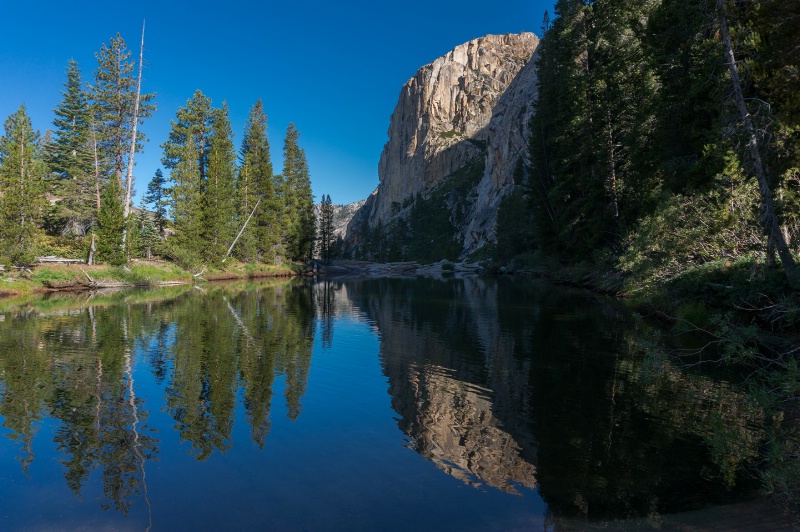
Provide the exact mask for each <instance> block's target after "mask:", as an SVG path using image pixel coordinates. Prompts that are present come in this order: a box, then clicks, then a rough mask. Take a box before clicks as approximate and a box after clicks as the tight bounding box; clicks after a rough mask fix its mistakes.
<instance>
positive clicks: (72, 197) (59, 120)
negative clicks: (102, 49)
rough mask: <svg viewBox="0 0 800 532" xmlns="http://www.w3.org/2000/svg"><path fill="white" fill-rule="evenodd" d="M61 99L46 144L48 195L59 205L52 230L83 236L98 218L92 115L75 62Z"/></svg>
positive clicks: (51, 223) (51, 224)
mask: <svg viewBox="0 0 800 532" xmlns="http://www.w3.org/2000/svg"><path fill="white" fill-rule="evenodd" d="M61 94H62V96H63V98H62V100H61V102H60V103H59V105H58V107H56V109H55V110H54V111H53V112H54V114H55V119H54V120H53V126H54V127H55V130H54V132H53V138H52V139H51V140H49V141H46V142H45V147H46V149H47V157H46V159H47V162H48V165H49V167H50V171H51V174H52V175H53V176H54V177H55V179H54V180H52V182H51V186H50V189H51V193H52V194H53V196H55V197H56V198H59V200H58V202H57V203H56V204H55V205H54V206H53V209H52V211H53V212H52V213H51V214H50V218H51V220H52V221H51V222H50V224H49V225H50V226H51V228H52V230H54V231H56V232H58V233H60V234H70V233H71V234H75V235H78V236H83V235H85V234H86V230H87V228H88V227H90V226H91V225H92V224H94V222H95V220H96V218H97V210H96V208H95V195H94V192H95V191H94V177H93V156H92V149H91V120H92V117H91V113H90V109H89V102H88V99H87V96H86V93H85V91H84V90H83V83H82V81H81V74H80V69H79V68H78V63H77V62H75V61H74V60H70V61H69V64H68V66H67V81H66V82H65V83H64V90H63V91H62V92H61Z"/></svg>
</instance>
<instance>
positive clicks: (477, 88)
mask: <svg viewBox="0 0 800 532" xmlns="http://www.w3.org/2000/svg"><path fill="white" fill-rule="evenodd" d="M538 44H539V39H538V38H537V37H536V35H534V34H533V33H520V34H506V35H487V36H485V37H481V38H479V39H473V40H471V41H469V42H467V43H465V44H462V45H460V46H457V47H456V48H454V49H453V50H452V51H450V52H449V53H447V54H446V55H444V56H443V57H440V58H439V59H436V60H435V61H433V62H432V63H430V64H427V65H425V66H423V67H422V68H420V69H419V71H417V73H416V74H415V75H414V76H413V77H412V78H411V79H410V80H408V81H407V82H406V84H405V85H404V86H403V88H402V89H401V91H400V97H399V99H398V103H397V107H396V108H395V110H394V112H393V113H392V117H391V122H390V125H389V131H388V135H389V141H388V142H387V143H386V145H385V146H384V149H383V153H382V154H381V158H380V162H379V163H378V175H379V178H380V184H379V186H378V190H377V193H376V194H375V195H374V198H373V200H372V201H370V202H368V203H367V204H366V205H365V206H364V207H363V209H362V210H365V211H367V212H365V213H359V215H358V216H357V218H358V217H362V219H363V217H367V218H368V220H369V225H370V226H371V227H375V226H376V225H377V224H378V222H379V221H380V222H381V223H382V224H383V225H384V226H386V225H387V224H388V222H389V220H390V218H391V217H392V216H394V215H396V214H398V212H399V211H400V210H401V208H402V207H403V205H404V202H406V205H407V201H408V200H410V199H412V198H414V197H415V196H416V195H417V194H422V195H423V196H424V195H426V193H427V192H428V191H430V190H431V189H432V188H433V187H435V186H436V185H437V184H439V183H441V182H442V180H443V179H444V178H446V177H447V176H448V175H450V174H452V173H453V172H455V171H457V170H459V169H460V168H462V167H464V166H465V165H467V163H469V162H470V161H472V160H474V159H475V158H476V157H482V158H484V159H485V161H486V170H485V174H484V176H483V179H482V180H481V183H480V185H479V186H478V187H477V189H476V190H477V191H478V192H479V194H478V196H477V197H476V198H474V200H473V202H472V204H471V205H470V209H471V211H472V212H471V216H468V217H467V218H468V219H469V220H470V223H469V224H468V225H466V226H464V227H460V228H459V230H460V237H461V240H462V241H463V242H464V246H465V251H471V250H472V249H475V248H477V247H480V246H482V245H483V244H485V243H486V241H487V239H488V238H491V236H492V235H491V231H492V230H493V227H494V221H495V218H496V208H497V204H498V203H499V198H500V197H502V195H503V190H502V189H503V188H504V187H505V186H506V185H507V184H509V183H511V181H512V175H513V171H514V167H515V165H516V161H517V158H518V157H519V155H520V154H521V153H524V151H525V146H526V142H527V141H526V132H525V129H526V127H525V126H526V125H527V123H528V121H529V118H530V115H531V113H532V111H533V101H534V100H535V97H536V68H535V65H534V61H531V57H532V55H533V54H534V51H535V50H536V48H537V46H538ZM355 225H356V224H351V226H350V227H349V228H348V235H350V234H351V233H352V234H353V236H355V233H357V231H358V228H357V227H355Z"/></svg>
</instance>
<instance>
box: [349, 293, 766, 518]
mask: <svg viewBox="0 0 800 532" xmlns="http://www.w3.org/2000/svg"><path fill="white" fill-rule="evenodd" d="M347 290H348V294H349V297H350V299H351V300H352V301H353V302H354V303H355V304H356V305H357V306H358V307H359V308H360V309H361V310H362V311H363V312H365V313H366V314H367V315H368V317H369V318H370V320H372V321H374V323H375V324H376V326H377V329H378V330H379V331H380V338H381V347H380V350H381V361H382V365H383V370H384V374H385V375H386V376H387V377H388V379H389V393H390V395H391V397H392V407H393V408H394V410H395V411H396V412H397V413H398V414H399V415H400V419H399V420H398V425H399V427H400V428H401V429H402V430H403V432H405V433H406V434H407V435H408V436H409V437H410V438H411V440H410V442H409V443H408V445H409V446H410V447H411V448H412V449H414V450H415V451H417V452H419V453H420V454H421V455H422V456H424V457H425V458H427V459H429V460H431V461H432V462H433V463H434V464H436V466H437V467H438V468H439V469H441V470H442V471H444V472H446V473H448V474H450V475H452V476H454V477H456V478H458V479H460V480H462V481H464V482H466V483H468V484H471V485H475V486H480V485H485V486H491V487H494V488H499V489H501V490H503V491H506V492H519V489H520V488H521V487H525V488H532V487H534V486H536V487H537V488H538V491H539V494H540V495H541V496H542V497H543V498H544V499H545V501H546V502H547V503H548V506H549V514H550V515H551V518H552V519H554V520H555V522H557V523H558V524H559V525H560V526H565V521H564V519H567V520H570V519H579V520H588V521H598V520H600V521H602V520H607V519H608V520H615V519H620V518H643V519H650V520H652V519H658V517H657V516H658V515H660V514H662V513H667V512H676V511H684V510H687V509H691V508H697V507H702V506H704V505H707V504H711V503H723V502H728V501H730V500H734V499H736V497H737V496H739V495H741V491H742V489H744V490H745V491H746V490H747V489H748V488H747V487H748V482H749V481H748V480H747V477H746V475H745V474H744V466H746V465H747V464H748V462H750V461H752V460H753V459H754V458H755V457H756V456H757V450H758V444H759V441H760V438H761V436H762V433H761V431H760V428H759V427H760V426H761V422H762V419H761V414H760V412H759V411H758V410H757V409H756V408H755V407H753V406H752V405H751V403H750V402H749V401H748V398H747V397H746V396H745V395H744V394H743V393H742V392H740V391H737V389H736V388H735V387H733V386H731V385H730V384H728V383H726V382H724V381H720V380H716V379H713V378H710V377H707V376H702V375H696V374H695V375H692V374H686V373H685V372H682V371H680V370H679V369H677V368H676V367H675V366H673V365H672V364H671V363H670V362H669V361H668V360H667V359H665V358H659V357H658V356H656V355H654V354H653V353H649V354H648V355H647V356H645V353H644V351H645V348H644V347H643V346H647V345H650V344H651V343H654V342H656V340H657V337H656V335H655V334H654V333H655V331H653V330H651V329H649V328H648V327H646V326H643V325H641V324H639V325H637V324H636V323H637V322H636V321H635V320H633V319H632V317H631V316H630V315H629V313H628V312H627V311H626V310H625V309H624V307H622V306H621V305H619V304H617V303H616V302H614V301H610V300H606V299H604V298H602V297H596V296H594V295H592V294H590V293H588V292H585V291H577V290H576V291H573V290H565V289H560V288H555V287H552V286H550V285H548V284H546V283H541V282H537V281H532V280H528V281H525V280H510V279H499V280H494V279H479V278H466V279H451V280H447V281H434V280H427V281H424V280H413V281H412V280H401V279H384V280H373V281H364V282H362V283H352V284H349V285H348V286H347ZM737 490H738V491H737ZM648 523H649V524H647V526H650V525H652V524H653V523H652V522H648ZM643 526H644V523H643ZM567 528H569V526H567Z"/></svg>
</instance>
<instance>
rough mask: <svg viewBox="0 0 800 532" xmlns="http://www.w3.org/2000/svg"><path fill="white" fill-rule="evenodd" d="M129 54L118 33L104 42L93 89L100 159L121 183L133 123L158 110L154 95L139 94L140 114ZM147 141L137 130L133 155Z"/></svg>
mask: <svg viewBox="0 0 800 532" xmlns="http://www.w3.org/2000/svg"><path fill="white" fill-rule="evenodd" d="M130 55H131V53H130V51H128V49H127V46H126V45H125V41H124V40H123V39H122V37H121V36H120V35H119V34H117V35H116V37H112V38H111V42H110V43H109V45H108V46H106V44H105V43H104V44H103V45H102V46H101V48H100V51H99V52H97V53H96V54H95V57H96V58H97V70H96V71H95V84H94V85H93V86H91V87H90V94H91V99H92V102H93V107H92V110H93V113H94V123H95V127H96V130H97V141H98V147H99V151H100V159H101V160H108V161H110V164H111V171H112V173H113V175H114V176H115V177H116V179H117V180H119V181H120V182H121V180H122V179H124V176H125V174H126V171H127V168H128V161H129V158H130V157H131V156H132V155H131V150H130V148H131V143H132V141H133V138H132V137H133V134H134V133H133V125H134V120H135V119H136V120H138V123H139V124H141V123H142V119H144V118H147V117H149V116H151V114H152V112H153V111H154V110H155V104H154V103H153V99H154V98H155V94H154V93H150V94H140V95H139V107H138V112H137V109H136V100H137V91H138V83H137V78H136V77H135V76H134V67H135V64H134V62H133V61H132V60H131V59H130ZM144 140H145V138H144V135H143V134H142V133H141V132H138V131H137V133H136V144H135V149H134V152H138V151H140V150H141V148H142V142H143V141H144Z"/></svg>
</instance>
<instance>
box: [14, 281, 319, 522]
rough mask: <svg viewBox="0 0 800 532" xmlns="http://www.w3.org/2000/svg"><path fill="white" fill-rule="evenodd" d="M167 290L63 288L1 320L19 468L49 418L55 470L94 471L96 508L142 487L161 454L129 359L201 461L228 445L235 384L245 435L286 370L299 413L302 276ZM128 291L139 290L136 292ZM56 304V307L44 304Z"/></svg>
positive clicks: (260, 436) (304, 321)
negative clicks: (148, 376) (158, 393)
mask: <svg viewBox="0 0 800 532" xmlns="http://www.w3.org/2000/svg"><path fill="white" fill-rule="evenodd" d="M244 288H245V287H243V286H238V287H215V288H212V289H210V290H208V293H200V292H199V291H196V290H191V289H188V290H187V289H177V290H176V289H170V290H165V291H162V292H160V293H157V292H147V293H134V294H130V293H125V294H117V295H110V296H86V295H77V296H76V295H67V296H63V297H57V298H53V299H51V300H42V301H39V302H38V303H37V304H38V308H34V307H30V306H27V307H23V308H20V309H16V310H15V311H14V312H13V313H9V314H7V315H6V318H5V319H4V320H2V321H0V415H2V416H3V419H4V423H3V426H4V427H5V428H6V429H9V430H10V431H11V434H10V437H11V438H12V439H13V440H15V441H18V442H19V446H18V449H19V452H18V455H17V460H18V461H19V462H20V463H21V465H22V469H23V471H27V470H28V468H29V466H30V464H31V463H32V461H33V460H34V458H35V454H34V446H33V440H34V436H35V434H36V430H37V427H38V426H39V424H40V423H41V421H42V420H43V419H44V418H46V417H50V418H52V419H54V420H57V422H58V426H57V428H56V429H55V435H54V443H55V444H56V448H57V450H58V452H59V453H60V455H61V458H60V462H61V464H62V465H63V467H64V477H65V479H66V482H67V484H68V485H69V487H70V488H71V489H72V490H73V491H74V492H75V493H76V494H77V495H80V493H81V491H82V488H83V486H84V484H85V482H86V480H87V478H88V477H89V475H90V474H91V473H92V472H93V471H98V472H99V473H100V476H101V479H102V487H103V493H104V497H105V498H106V501H107V502H101V505H102V506H103V507H104V508H113V509H115V510H119V511H122V512H127V511H128V509H129V507H130V505H131V503H132V501H134V500H135V499H137V498H146V493H145V491H146V489H147V484H146V467H145V465H146V463H147V462H149V461H152V460H154V459H155V458H156V457H157V456H158V454H159V439H158V438H157V431H156V429H155V428H153V427H150V426H148V424H147V421H148V417H149V414H150V412H149V411H148V408H147V405H146V404H144V401H143V399H142V398H139V397H137V396H136V393H137V386H136V383H135V381H134V371H133V366H135V365H138V364H146V365H147V366H149V368H150V371H151V372H152V374H153V375H154V377H155V378H156V380H157V381H158V382H165V383H166V394H165V395H166V398H165V400H166V408H167V411H168V412H169V414H170V415H171V416H172V417H173V419H174V421H175V423H176V425H175V428H176V430H177V431H178V432H179V434H180V436H181V438H182V439H183V440H184V441H187V442H189V443H190V445H191V452H192V454H193V455H194V456H195V457H196V458H197V459H198V460H205V459H207V458H208V457H209V456H211V454H212V453H214V452H215V451H219V452H223V453H224V452H225V451H226V450H227V449H229V448H230V447H231V445H232V442H231V431H232V428H233V420H234V408H235V405H236V402H237V396H236V394H237V390H238V389H239V387H240V386H241V388H243V403H244V409H245V412H246V418H247V421H248V423H249V425H250V427H251V437H252V439H253V441H254V442H256V443H257V444H258V445H259V446H260V447H263V445H264V441H265V439H266V437H267V435H268V433H269V429H270V421H269V417H270V406H271V401H272V393H273V392H272V389H273V384H274V380H275V378H276V376H277V375H283V376H285V378H286V385H285V395H286V403H287V408H288V415H289V417H290V418H292V419H296V418H297V417H298V416H299V415H300V411H301V400H302V397H303V394H304V393H305V389H306V383H307V376H308V371H309V368H310V363H311V348H312V344H313V338H314V327H315V322H314V307H313V302H312V295H311V291H310V290H309V289H308V287H307V286H303V285H290V286H283V285H282V284H278V283H276V284H273V285H260V286H258V287H249V288H252V289H247V290H245V289H244ZM137 299H143V300H144V302H142V303H139V302H137ZM52 309H55V310H52Z"/></svg>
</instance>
